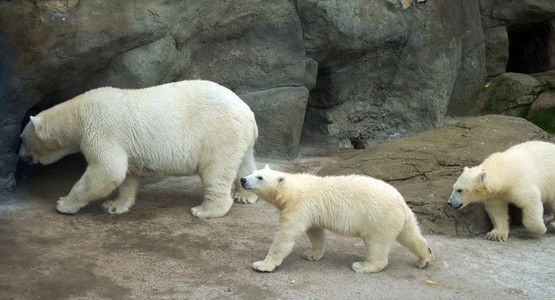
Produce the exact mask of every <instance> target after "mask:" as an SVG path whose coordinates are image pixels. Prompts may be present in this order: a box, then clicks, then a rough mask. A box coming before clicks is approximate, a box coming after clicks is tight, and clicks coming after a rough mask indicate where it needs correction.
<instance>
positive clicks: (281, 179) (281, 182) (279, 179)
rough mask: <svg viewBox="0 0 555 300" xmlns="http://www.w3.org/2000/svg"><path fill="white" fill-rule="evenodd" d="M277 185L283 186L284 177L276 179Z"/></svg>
mask: <svg viewBox="0 0 555 300" xmlns="http://www.w3.org/2000/svg"><path fill="white" fill-rule="evenodd" d="M278 182H279V185H283V184H284V183H285V177H280V178H278Z"/></svg>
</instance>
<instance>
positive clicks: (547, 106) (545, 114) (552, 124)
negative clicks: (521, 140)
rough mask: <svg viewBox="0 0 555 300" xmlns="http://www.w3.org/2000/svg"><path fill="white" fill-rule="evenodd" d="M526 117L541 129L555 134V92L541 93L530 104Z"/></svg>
mask: <svg viewBox="0 0 555 300" xmlns="http://www.w3.org/2000/svg"><path fill="white" fill-rule="evenodd" d="M526 119H528V120H530V122H532V123H534V124H536V125H538V126H539V127H541V128H542V129H543V130H545V131H547V132H550V133H551V134H555V93H554V92H548V93H543V94H541V95H540V96H539V97H538V99H536V101H534V103H532V105H531V106H530V111H529V112H528V115H527V116H526Z"/></svg>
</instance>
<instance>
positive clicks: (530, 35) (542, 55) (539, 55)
mask: <svg viewBox="0 0 555 300" xmlns="http://www.w3.org/2000/svg"><path fill="white" fill-rule="evenodd" d="M507 34H508V36H509V61H508V62H507V72H515V73H525V74H532V73H539V72H545V71H548V70H549V65H550V53H549V40H550V39H553V38H552V37H551V36H552V35H553V34H555V32H552V30H551V27H550V23H549V22H543V23H537V24H518V25H513V26H510V27H508V28H507Z"/></svg>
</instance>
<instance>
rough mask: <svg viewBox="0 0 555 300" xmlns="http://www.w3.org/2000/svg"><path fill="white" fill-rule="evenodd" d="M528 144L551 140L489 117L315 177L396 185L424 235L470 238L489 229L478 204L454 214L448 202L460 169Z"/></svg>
mask: <svg viewBox="0 0 555 300" xmlns="http://www.w3.org/2000/svg"><path fill="white" fill-rule="evenodd" d="M529 140H545V141H551V142H555V138H553V137H551V136H550V135H549V134H547V133H546V132H545V131H543V130H542V129H540V128H539V127H537V126H536V125H534V124H532V123H530V122H528V121H526V120H524V119H522V118H515V117H509V116H500V115H488V116H482V117H473V118H467V119H462V120H461V121H460V122H458V123H456V124H453V125H449V126H444V127H441V128H438V129H434V130H430V131H426V132H421V133H418V134H415V135H412V136H409V137H405V138H400V139H397V140H394V141H390V142H387V143H383V144H380V145H377V146H373V147H371V148H368V149H365V150H361V151H360V152H357V153H356V154H354V155H353V156H352V157H351V158H348V159H345V160H343V161H340V162H337V163H335V164H332V165H328V166H326V167H324V168H323V169H322V170H321V171H320V172H319V173H318V174H319V175H344V174H355V173H356V174H365V175H370V176H373V177H376V178H379V179H382V180H385V181H387V182H389V183H391V184H392V185H393V186H395V187H397V188H398V189H399V191H400V192H401V194H403V196H404V197H405V200H406V201H407V203H408V204H409V206H410V207H411V208H412V209H413V211H414V212H415V213H416V215H417V217H418V220H419V222H420V224H421V227H422V230H423V231H424V232H426V233H436V234H449V235H470V234H479V233H480V234H481V233H484V232H486V231H488V230H490V229H491V224H490V223H489V219H488V217H487V214H486V212H485V209H484V206H483V205H482V204H480V203H477V204H473V205H469V206H468V207H466V208H464V209H461V210H455V209H453V208H452V207H450V206H448V205H447V199H448V198H449V195H450V194H451V191H452V190H451V189H452V186H453V184H454V183H455V181H456V179H457V178H458V177H459V176H460V174H461V173H462V169H463V168H464V167H465V166H474V165H478V164H480V163H481V162H482V161H483V160H484V159H485V158H486V157H487V156H488V155H489V154H491V153H493V152H499V151H504V150H506V149H507V148H508V147H510V146H512V145H515V144H518V143H521V142H524V141H529Z"/></svg>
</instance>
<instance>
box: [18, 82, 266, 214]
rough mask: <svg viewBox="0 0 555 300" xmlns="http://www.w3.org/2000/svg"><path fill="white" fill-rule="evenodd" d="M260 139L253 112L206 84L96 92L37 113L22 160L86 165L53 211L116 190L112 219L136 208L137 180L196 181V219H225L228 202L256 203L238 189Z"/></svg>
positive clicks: (251, 166) (111, 205) (74, 209)
mask: <svg viewBox="0 0 555 300" xmlns="http://www.w3.org/2000/svg"><path fill="white" fill-rule="evenodd" d="M257 135H258V129H257V126H256V122H255V118H254V114H253V112H252V111H251V110H250V108H249V107H248V106H247V105H246V104H245V103H244V102H243V101H242V100H241V99H240V98H239V97H238V96H237V95H235V94H234V93H233V92H232V91H230V90H229V89H227V88H225V87H223V86H221V85H218V84H216V83H214V82H210V81H202V80H193V81H181V82H174V83H168V84H164V85H160V86H154V87H150V88H145V89H137V90H126V89H117V88H111V87H105V88H98V89H95V90H91V91H89V92H86V93H84V94H82V95H79V96H77V97H75V98H73V99H71V100H68V101H66V102H63V103H61V104H58V105H56V106H54V107H52V108H50V109H47V110H45V111H42V112H41V113H39V114H38V115H37V116H35V117H31V121H30V122H29V124H28V125H27V126H26V127H25V129H24V130H23V133H22V134H21V138H22V140H23V142H22V146H21V149H20V153H19V155H20V157H28V156H30V157H31V158H32V161H33V163H42V164H50V163H53V162H55V161H57V160H59V159H60V158H62V157H64V156H66V155H68V154H71V153H76V152H79V151H81V152H82V153H83V155H84V156H85V158H86V160H87V163H88V166H87V169H86V171H85V173H84V174H83V176H82V177H81V179H79V181H77V183H76V184H75V185H74V186H73V188H72V189H71V191H70V192H69V194H68V195H67V196H65V197H62V198H60V199H59V200H58V202H57V206H56V209H57V210H58V211H59V212H61V213H68V214H74V213H77V212H78V211H79V209H80V208H82V207H83V206H85V205H87V204H88V203H89V202H90V201H92V200H95V199H98V198H101V197H104V196H106V195H108V194H109V193H110V192H111V191H112V190H114V189H115V188H116V187H118V186H119V194H118V196H117V197H116V198H115V199H114V200H110V201H107V202H105V203H104V205H103V206H104V207H105V208H106V209H107V210H108V212H109V213H123V212H126V211H128V210H129V208H130V207H131V206H132V205H133V204H134V203H135V196H136V194H137V190H138V187H139V178H140V176H156V175H170V176H186V175H193V174H199V175H200V178H201V181H202V184H203V186H204V201H203V203H202V204H201V205H199V206H196V207H194V208H193V209H192V213H193V214H194V215H195V216H197V217H199V218H216V217H221V216H223V215H225V214H226V213H227V212H228V211H229V209H230V208H231V205H232V203H233V199H232V197H231V195H230V192H231V188H232V186H233V184H234V183H235V187H236V190H235V193H234V195H233V196H234V198H235V200H236V201H238V202H249V203H252V202H254V201H256V195H254V194H253V193H251V192H248V191H246V190H244V189H243V188H242V187H241V184H240V182H239V180H240V178H241V177H242V176H245V175H248V174H250V173H251V172H252V171H253V170H254V168H255V163H254V158H253V147H254V143H255V140H256V138H257Z"/></svg>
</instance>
